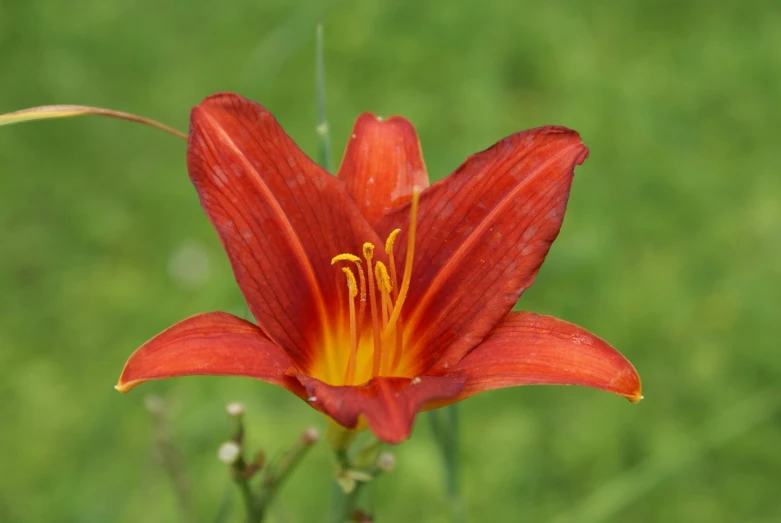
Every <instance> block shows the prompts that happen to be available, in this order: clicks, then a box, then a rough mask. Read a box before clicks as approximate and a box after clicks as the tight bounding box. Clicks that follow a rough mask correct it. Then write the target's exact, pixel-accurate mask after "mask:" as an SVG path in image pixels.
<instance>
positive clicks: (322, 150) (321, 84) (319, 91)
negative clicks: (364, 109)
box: [315, 24, 331, 172]
mask: <svg viewBox="0 0 781 523" xmlns="http://www.w3.org/2000/svg"><path fill="white" fill-rule="evenodd" d="M315 96H316V100H317V127H316V128H315V130H316V131H317V136H318V142H317V163H318V164H320V167H322V168H323V169H325V170H326V171H328V172H331V133H330V129H329V128H328V119H327V118H326V111H325V59H324V58H323V24H317V32H316V37H315Z"/></svg>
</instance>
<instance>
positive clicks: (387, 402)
mask: <svg viewBox="0 0 781 523" xmlns="http://www.w3.org/2000/svg"><path fill="white" fill-rule="evenodd" d="M298 379H299V381H300V382H301V384H302V385H304V387H305V388H306V391H307V393H308V394H309V396H310V398H309V402H310V403H311V404H312V406H313V407H315V408H316V409H318V410H320V411H322V412H323V413H325V414H327V415H328V416H330V417H331V418H333V419H334V421H336V422H337V423H339V424H340V425H342V426H343V427H346V428H348V429H353V428H355V427H356V426H357V425H358V421H359V418H360V417H361V416H363V417H364V418H365V419H366V422H367V423H368V424H369V428H371V430H372V432H373V433H374V435H375V436H377V438H379V439H381V440H382V441H384V442H386V443H390V444H392V445H395V444H397V443H401V442H402V441H404V440H405V439H407V438H408V437H409V435H410V432H411V431H412V424H413V422H414V421H415V415H416V414H417V413H418V412H419V411H420V410H421V408H422V407H423V405H425V404H427V403H430V402H434V401H440V400H442V401H446V400H448V399H449V398H454V397H456V396H457V395H458V394H459V392H461V389H462V388H463V386H464V378H463V377H462V376H460V375H458V374H457V373H450V374H449V375H448V376H424V377H421V378H415V379H413V380H410V379H408V378H382V377H376V378H374V379H372V380H371V381H369V382H368V383H366V384H365V385H360V386H357V387H337V386H334V385H327V384H325V383H323V382H322V381H320V380H317V379H315V378H311V377H308V376H304V375H301V374H299V375H298Z"/></svg>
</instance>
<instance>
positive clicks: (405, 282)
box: [382, 187, 420, 340]
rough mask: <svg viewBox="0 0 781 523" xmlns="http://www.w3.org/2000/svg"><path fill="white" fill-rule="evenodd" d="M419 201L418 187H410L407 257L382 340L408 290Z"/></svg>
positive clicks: (388, 337) (397, 317)
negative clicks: (410, 200)
mask: <svg viewBox="0 0 781 523" xmlns="http://www.w3.org/2000/svg"><path fill="white" fill-rule="evenodd" d="M419 201H420V189H418V188H417V187H415V188H414V189H412V202H411V204H410V211H409V236H408V237H407V257H406V259H405V260H404V275H403V276H402V278H401V289H399V296H398V298H397V299H396V303H395V304H394V306H393V313H392V314H391V317H390V318H389V319H388V325H386V326H385V330H384V331H383V333H382V339H383V340H385V339H390V335H391V333H392V332H393V331H394V330H395V327H396V322H397V321H398V319H399V315H400V314H401V307H402V306H403V305H404V300H406V299H407V292H409V284H410V281H411V279H412V260H413V259H414V257H415V232H416V231H417V229H418V203H419Z"/></svg>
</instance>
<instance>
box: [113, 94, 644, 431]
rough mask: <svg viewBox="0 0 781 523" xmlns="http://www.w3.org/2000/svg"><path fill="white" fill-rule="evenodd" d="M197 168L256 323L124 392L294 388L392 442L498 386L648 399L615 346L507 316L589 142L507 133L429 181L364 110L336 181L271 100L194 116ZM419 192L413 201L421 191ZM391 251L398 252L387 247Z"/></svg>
mask: <svg viewBox="0 0 781 523" xmlns="http://www.w3.org/2000/svg"><path fill="white" fill-rule="evenodd" d="M188 144H189V145H188V152H187V165H188V169H189V172H190V179H191V180H192V182H193V184H194V185H195V188H196V189H197V191H198V194H199V195H200V199H201V205H202V206H203V208H204V210H205V211H206V214H207V215H208V217H209V219H210V220H211V222H212V224H213V225H214V227H215V228H216V229H217V233H218V234H219V237H220V240H222V244H223V246H224V247H225V250H226V251H227V253H228V257H229V258H230V261H231V265H232V267H233V271H234V274H235V276H236V281H237V282H238V284H239V287H240V288H241V291H242V292H243V293H244V297H245V298H246V300H247V303H248V304H249V307H250V310H251V311H252V314H253V315H254V317H255V319H256V321H257V326H256V325H254V324H252V323H250V322H248V321H244V320H242V319H239V318H237V317H235V316H231V315H230V314H226V313H223V312H211V313H206V314H199V315H197V316H193V317H191V318H188V319H186V320H184V321H182V322H180V323H178V324H176V325H174V326H173V327H171V328H169V329H168V330H166V331H164V332H163V333H161V334H159V335H158V336H156V337H155V338H153V339H152V340H150V341H149V342H147V343H146V344H144V345H143V346H142V347H141V348H139V349H138V350H137V351H136V352H135V353H134V354H133V355H132V356H131V357H130V359H129V360H128V362H127V364H126V365H125V368H124V370H123V371H122V375H121V377H120V379H119V383H118V384H117V389H119V390H120V391H122V392H125V391H128V390H130V389H131V388H133V387H134V386H136V385H138V384H139V383H141V382H144V381H148V380H153V379H159V378H168V377H173V376H185V375H194V374H213V375H237V376H247V377H252V378H257V379H261V380H263V381H267V382H270V383H273V384H275V385H279V386H282V387H285V388H286V389H288V390H290V391H291V392H293V393H294V394H296V395H297V396H299V397H300V398H302V399H304V400H306V401H307V402H308V403H309V404H310V405H311V406H312V407H314V408H315V409H317V410H319V411H321V412H323V413H325V414H326V415H328V416H330V417H331V418H333V419H334V420H335V421H336V422H337V423H339V424H340V425H342V426H344V427H347V428H355V427H357V426H358V424H359V422H360V421H365V422H366V423H368V425H369V427H370V428H371V429H372V431H374V433H375V434H376V436H377V437H378V438H380V439H382V440H384V441H386V442H388V443H399V442H401V441H403V440H404V439H406V438H407V437H408V436H409V433H410V430H411V427H412V423H413V420H414V418H415V415H416V413H417V412H418V411H421V410H426V409H430V408H434V407H439V406H442V405H446V404H449V403H452V402H455V401H459V400H462V399H464V398H467V397H469V396H471V395H473V394H476V393H478V392H482V391H485V390H489V389H495V388H499V387H509V386H514V385H530V384H567V385H585V386H588V387H594V388H598V389H603V390H607V391H609V392H614V393H616V394H621V395H623V396H626V397H627V398H629V399H630V400H632V401H637V400H639V399H640V397H641V396H640V378H639V376H638V375H637V372H636V371H635V369H634V368H633V367H632V365H631V364H630V363H629V362H628V361H627V360H626V359H625V358H624V357H623V356H622V355H621V354H620V353H619V352H617V351H616V350H615V349H613V348H612V347H611V346H610V345H608V344H607V343H605V342H604V341H602V340H601V339H599V338H597V337H596V336H594V335H593V334H590V333H589V332H587V331H586V330H584V329H582V328H580V327H577V326H575V325H572V324H570V323H567V322H564V321H562V320H559V319H556V318H552V317H549V316H540V315H537V314H533V313H530V312H511V309H512V307H513V305H515V303H516V301H517V299H518V297H519V296H520V295H521V293H522V292H523V291H524V290H525V289H526V288H528V287H529V286H530V285H531V283H532V281H533V280H534V277H535V275H536V274H537V271H538V269H539V267H540V265H541V264H542V261H543V259H544V258H545V255H546V254H547V252H548V249H549V248H550V245H551V243H552V242H553V240H554V239H555V238H556V236H557V234H558V232H559V228H560V227H561V222H562V219H563V217H564V210H565V207H566V203H567V197H568V195H569V191H570V185H571V182H572V177H573V170H574V168H575V166H576V165H579V164H580V163H581V162H583V160H584V159H585V158H586V156H587V155H588V149H586V147H585V146H584V145H583V144H582V143H581V141H580V138H579V136H578V134H577V133H576V132H574V131H571V130H569V129H566V128H563V127H541V128H539V129H533V130H530V131H525V132H522V133H518V134H514V135H512V136H510V137H508V138H505V139H504V140H502V141H500V142H498V143H497V144H496V145H494V146H493V147H491V148H489V149H487V150H485V151H483V152H481V153H477V154H475V155H473V156H471V157H470V158H468V159H467V160H466V162H465V163H464V164H463V165H462V166H461V167H459V168H458V169H457V170H456V171H455V173H453V174H452V175H450V176H449V177H447V178H445V179H444V180H442V181H440V182H437V183H435V184H434V185H432V186H430V187H427V186H428V176H427V174H426V169H425V166H424V165H423V159H422V157H421V153H420V145H419V143H418V138H417V135H416V133H415V130H414V128H413V127H412V125H411V124H410V123H409V122H408V121H407V120H405V119H403V118H399V117H394V118H390V119H388V120H381V119H378V118H376V117H374V116H372V115H371V114H363V115H361V116H360V117H359V118H358V120H357V122H356V124H355V128H354V129H353V134H352V136H351V138H350V142H349V145H348V146H347V152H346V153H345V157H344V160H343V161H342V165H341V167H340V168H339V173H338V176H337V177H333V176H330V175H329V174H328V173H327V172H325V171H324V170H323V169H321V168H320V167H318V166H317V165H316V164H315V163H314V162H313V161H312V160H310V159H309V158H308V157H307V156H306V155H305V154H304V153H303V152H302V151H301V150H300V149H299V148H298V147H297V146H296V144H295V143H293V141H292V140H291V139H290V137H289V136H287V134H285V132H284V131H283V130H282V128H281V127H280V126H279V124H278V123H277V121H276V120H275V119H274V117H273V116H272V115H271V114H270V113H269V112H267V111H266V110H265V109H264V108H262V107H261V106H259V105H257V104H254V103H252V102H250V101H248V100H245V99H244V98H241V97H239V96H237V95H234V94H217V95H214V96H211V97H209V98H207V99H206V100H204V101H203V102H202V103H201V104H200V105H198V106H197V107H196V108H195V109H194V110H193V112H192V118H191V122H190V135H189V142H188ZM418 188H420V189H418ZM386 239H387V240H386Z"/></svg>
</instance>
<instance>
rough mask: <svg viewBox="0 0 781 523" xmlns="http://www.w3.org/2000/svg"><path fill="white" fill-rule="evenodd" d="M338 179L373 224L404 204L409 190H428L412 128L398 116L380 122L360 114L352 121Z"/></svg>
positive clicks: (367, 115) (365, 114) (421, 158)
mask: <svg viewBox="0 0 781 523" xmlns="http://www.w3.org/2000/svg"><path fill="white" fill-rule="evenodd" d="M338 176H339V178H340V179H342V180H344V182H345V184H346V185H347V192H349V193H350V196H352V197H353V200H355V202H356V203H357V204H358V207H359V208H360V209H361V211H363V214H364V216H366V219H367V220H369V223H374V222H376V221H377V220H378V219H380V217H382V215H383V214H385V213H387V212H388V211H389V210H391V208H393V207H395V206H398V205H401V204H403V203H406V202H408V201H409V200H410V198H411V197H412V188H413V187H415V186H417V187H419V188H421V189H424V188H426V187H428V175H427V174H426V166H425V165H424V164H423V156H422V153H421V152H420V141H419V140H418V135H417V133H416V132H415V128H414V127H413V126H412V124H411V123H410V122H409V121H408V120H406V119H405V118H401V117H400V116H393V117H391V118H389V119H387V120H383V119H381V118H377V117H376V116H374V115H373V114H371V113H364V114H362V115H361V116H359V117H358V119H357V120H356V121H355V126H354V127H353V132H352V135H351V136H350V141H349V142H347V151H345V153H344V159H343V160H342V165H341V166H340V167H339V174H338Z"/></svg>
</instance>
